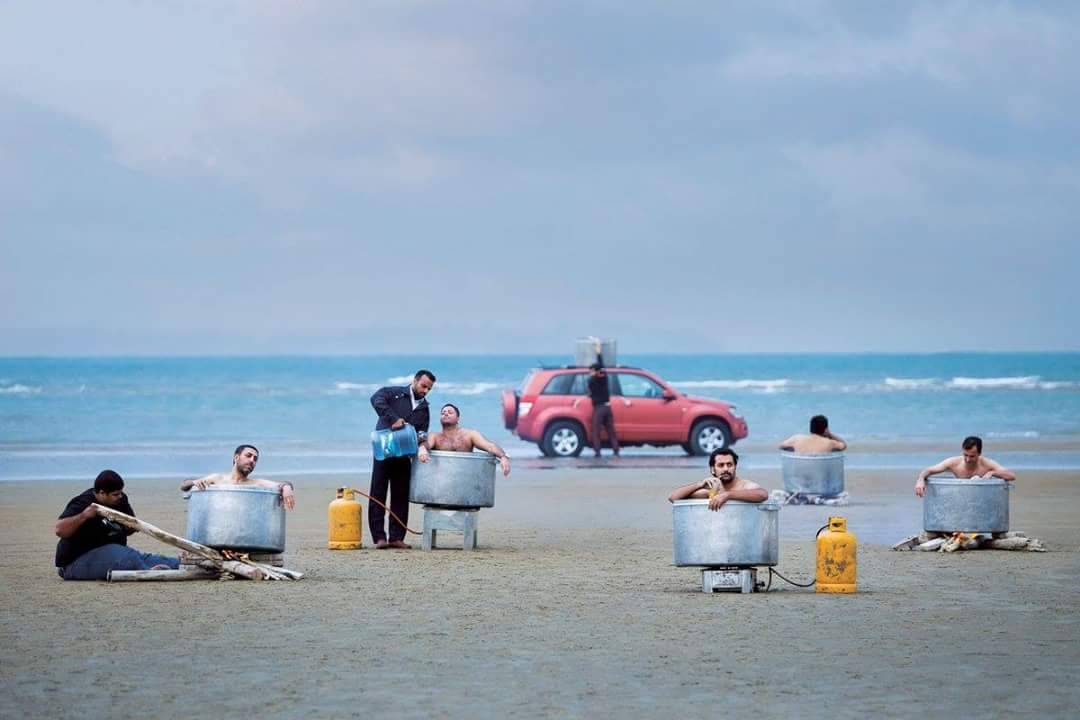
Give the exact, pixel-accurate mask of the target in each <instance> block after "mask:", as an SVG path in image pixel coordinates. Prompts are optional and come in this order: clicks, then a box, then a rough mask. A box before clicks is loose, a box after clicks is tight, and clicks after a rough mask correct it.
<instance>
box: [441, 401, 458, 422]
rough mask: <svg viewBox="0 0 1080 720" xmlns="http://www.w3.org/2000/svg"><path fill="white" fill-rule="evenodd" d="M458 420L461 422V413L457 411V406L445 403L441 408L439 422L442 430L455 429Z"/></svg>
mask: <svg viewBox="0 0 1080 720" xmlns="http://www.w3.org/2000/svg"><path fill="white" fill-rule="evenodd" d="M459 420H461V411H460V410H458V409H457V405H454V404H453V403H446V404H445V405H443V406H442V411H441V412H440V413H439V422H441V423H442V426H443V428H455V427H457V424H458V421H459Z"/></svg>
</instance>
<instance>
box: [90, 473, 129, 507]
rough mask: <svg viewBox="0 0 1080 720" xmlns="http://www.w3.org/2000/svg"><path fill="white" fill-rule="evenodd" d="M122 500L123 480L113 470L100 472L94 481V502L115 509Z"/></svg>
mask: <svg viewBox="0 0 1080 720" xmlns="http://www.w3.org/2000/svg"><path fill="white" fill-rule="evenodd" d="M123 499H124V478H122V477H120V473H118V472H116V471H115V470H102V471H101V472H99V473H98V476H97V479H95V480H94V501H95V502H97V503H98V504H99V505H105V506H108V507H116V506H117V505H119V504H120V501H121V500H123Z"/></svg>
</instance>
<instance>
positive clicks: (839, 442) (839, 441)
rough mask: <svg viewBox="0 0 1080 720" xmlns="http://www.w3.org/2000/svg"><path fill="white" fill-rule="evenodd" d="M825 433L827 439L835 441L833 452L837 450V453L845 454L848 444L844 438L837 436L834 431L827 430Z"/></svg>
mask: <svg viewBox="0 0 1080 720" xmlns="http://www.w3.org/2000/svg"><path fill="white" fill-rule="evenodd" d="M825 433H826V437H828V438H829V439H830V440H832V441H833V450H835V451H836V452H843V451H844V450H847V443H846V442H844V438H842V437H840V436H839V435H836V434H835V433H833V431H832V430H829V429H827V428H826V430H825Z"/></svg>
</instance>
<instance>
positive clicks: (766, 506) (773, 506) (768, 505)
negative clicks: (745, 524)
mask: <svg viewBox="0 0 1080 720" xmlns="http://www.w3.org/2000/svg"><path fill="white" fill-rule="evenodd" d="M671 504H672V506H674V507H680V506H684V505H685V506H693V505H705V506H707V505H708V504H709V501H708V500H707V499H706V498H688V499H686V500H676V501H675V502H673V503H671ZM728 505H746V506H747V507H756V508H757V509H759V510H766V511H770V512H771V511H774V510H779V509H780V503H776V502H772V501H771V500H766V501H765V502H759V503H755V502H746V501H744V500H728V501H727V502H726V503H724V507H727V506H728ZM722 509H723V508H721V510H722Z"/></svg>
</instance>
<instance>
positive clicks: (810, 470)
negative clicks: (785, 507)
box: [780, 452, 844, 497]
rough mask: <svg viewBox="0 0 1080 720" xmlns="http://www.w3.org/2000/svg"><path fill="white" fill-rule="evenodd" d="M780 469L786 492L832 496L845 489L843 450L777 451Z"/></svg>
mask: <svg viewBox="0 0 1080 720" xmlns="http://www.w3.org/2000/svg"><path fill="white" fill-rule="evenodd" d="M780 472H781V473H782V474H783V476H784V489H785V490H787V491H788V492H789V493H802V494H803V495H822V496H824V497H832V496H834V495H839V494H840V493H842V492H844V453H829V454H828V455H796V454H795V453H792V452H781V453H780Z"/></svg>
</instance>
